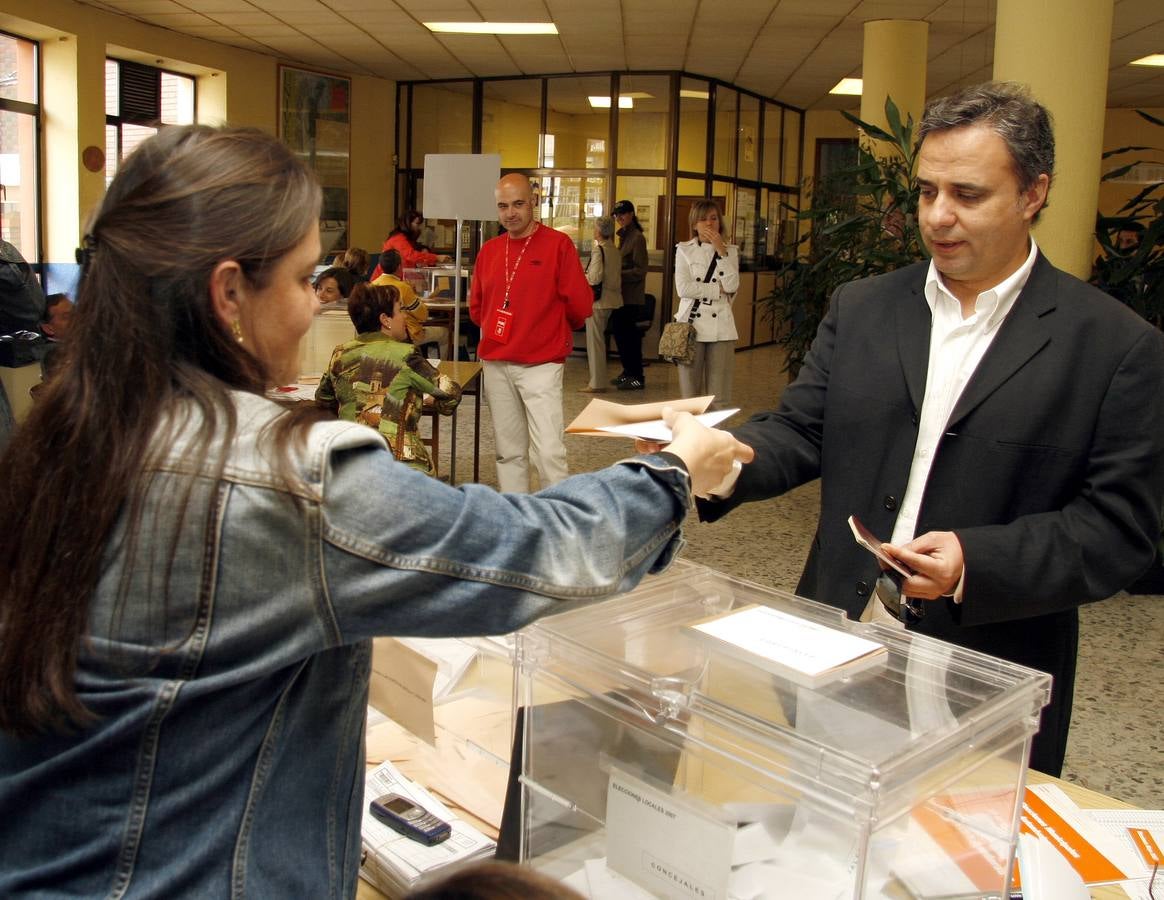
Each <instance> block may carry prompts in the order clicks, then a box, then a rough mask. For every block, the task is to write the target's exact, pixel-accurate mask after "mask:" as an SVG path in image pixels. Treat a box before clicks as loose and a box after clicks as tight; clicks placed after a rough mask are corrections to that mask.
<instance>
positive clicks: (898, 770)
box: [500, 565, 1050, 900]
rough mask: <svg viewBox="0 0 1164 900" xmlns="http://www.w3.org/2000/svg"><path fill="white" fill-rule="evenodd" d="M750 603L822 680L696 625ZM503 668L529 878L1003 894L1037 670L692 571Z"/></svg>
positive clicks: (789, 893) (572, 627)
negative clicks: (510, 683)
mask: <svg viewBox="0 0 1164 900" xmlns="http://www.w3.org/2000/svg"><path fill="white" fill-rule="evenodd" d="M753 607H758V608H759V609H760V613H761V616H760V618H765V617H767V618H773V619H777V620H779V619H780V618H781V616H784V615H790V616H795V617H797V618H799V619H800V620H803V621H802V622H801V623H799V624H798V626H797V627H798V628H800V629H801V630H800V631H798V637H797V640H798V641H799V642H800V646H805V647H807V646H809V645H811V649H813V650H814V652H816V651H819V654H818V655H819V659H817V660H815V661H814V663H813V665H815V664H816V663H817V662H819V661H820V660H822V659H823V660H825V662H826V663H828V664H827V665H824V667H823V668H821V667H820V666H818V669H819V671H815V672H814V673H813V674H812V675H811V677H809V676H807V675H805V674H804V673H798V672H788V671H786V670H785V669H784V668H782V666H783V665H784V664H786V663H788V660H784V661H783V662H780V663H779V664H776V663H773V662H772V661H771V660H768V659H766V658H765V656H764V655H765V654H767V653H769V652H772V653H774V654H777V655H779V654H781V653H785V652H786V650H781V649H780V648H779V647H777V649H775V650H772V651H769V650H768V649H767V648H765V647H762V646H759V643H762V642H757V641H752V640H751V639H750V638H751V637H753V636H752V635H747V631H746V630H745V635H747V636H748V638H749V641H748V642H749V643H751V644H753V645H754V646H753V647H752V648H751V650H749V652H747V653H744V652H739V653H736V652H733V649H732V644H731V643H730V641H728V642H726V643H725V641H724V640H723V639H722V635H721V636H720V637H719V638H712V637H710V636H709V635H707V634H704V633H703V632H701V631H700V630H699V629H698V626H700V625H701V624H705V623H707V622H708V621H709V620H711V621H719V622H722V621H724V619H723V617H724V616H725V615H729V614H731V613H732V612H733V611H737V612H747V611H749V610H750V609H751V608H753ZM751 614H752V615H754V613H751ZM743 621H744V622H745V623H746V624H747V626H748V628H750V629H752V630H755V629H756V628H758V627H761V626H757V625H756V623H754V622H752V621H751V620H750V619H744V620H743ZM784 627H785V628H790V627H791V626H789V625H788V624H787V623H786V624H785V626H784ZM729 633H730V632H729ZM830 635H833V636H836V637H838V638H840V640H838V641H833V640H831V639H830ZM777 637H779V636H778V635H777ZM852 638H857V639H860V640H859V641H857V642H856V645H855V647H853V648H847V649H844V650H843V653H842V656H843V657H844V658H845V659H848V658H849V657H848V656H845V654H849V656H851V658H852V660H855V661H843V662H841V663H840V664H839V665H837V664H835V663H836V662H837V660H836V659H833V660H831V662H830V661H829V660H828V656H829V654H830V653H831V652H832V651H834V650H836V649H837V647H843V645H844V643H845V642H846V641H848V640H850V639H852ZM865 641H867V642H871V644H868V645H866V644H864V643H862V642H865ZM774 643H775V644H779V643H780V642H779V640H776V641H774ZM878 645H880V646H883V647H884V650H881V649H879V647H878ZM794 649H795V648H794ZM757 654H758V655H757ZM833 655H834V656H835V654H833ZM517 661H518V691H517V695H518V702H519V706H520V707H521V708H522V710H523V715H522V719H521V727H522V730H523V759H522V779H521V782H522V789H521V809H520V812H519V814H518V815H516V816H514V819H515V820H518V821H519V823H520V824H519V828H518V829H516V830H517V831H518V837H517V840H518V842H519V844H520V857H521V859H522V861H523V862H525V863H527V864H529V865H532V866H534V867H535V868H540V869H543V870H545V871H548V872H550V873H551V874H554V875H555V876H557V877H559V878H563V879H569V881H570V883H571V884H573V885H575V886H576V887H579V886H580V887H581V888H582V889H583V890H585V888H586V884H587V883H590V884H591V885H594V884H596V883H597V882H596V873H597V872H599V871H601V870H602V868H603V867H604V866H605V867H606V868H607V869H608V870H610V871H612V872H614V873H617V874H618V875H620V876H622V877H625V878H627V879H630V880H631V881H633V882H635V883H636V884H637V885H638V886H639V887H641V888H644V889H646V890H647V891H649V892H651V893H652V894H654V895H656V896H660V897H701V898H720V900H733V898H738V900H754V898H791V897H795V898H797V900H818V898H819V900H825V898H827V900H839V898H846V900H848V898H854V900H856V898H862V900H866V898H882V897H884V898H891V897H892V898H897V897H926V898H937V897H972V896H987V895H993V896H1000V895H1002V896H1005V891H1006V890H1007V887H1008V881H1009V877H1010V872H1011V871H1012V869H1013V860H1014V847H1015V839H1016V835H1017V824H1018V810H1019V806H1020V799H1021V797H1022V790H1023V785H1024V776H1025V771H1026V762H1027V759H1028V755H1029V749H1030V739H1031V736H1032V734H1033V733H1034V731H1035V730H1036V728H1037V725H1038V714H1039V711H1040V709H1041V708H1042V707H1043V705H1045V703H1046V702H1047V699H1048V695H1049V688H1050V678H1049V676H1047V675H1044V674H1042V673H1039V672H1035V671H1033V670H1030V669H1026V668H1023V667H1020V666H1015V665H1012V664H1010V663H1006V662H1003V661H1000V660H997V659H994V658H992V657H989V656H985V655H983V654H980V653H975V652H972V651H968V650H964V649H962V648H958V647H953V646H951V645H949V644H946V643H943V642H940V641H935V640H932V639H928V638H925V637H922V636H916V635H911V634H909V633H907V632H904V631H900V630H897V629H892V628H886V627H884V626H880V625H865V624H860V623H854V622H851V621H849V620H847V619H845V618H844V617H843V615H842V614H841V613H840V612H839V611H837V610H835V609H832V608H830V607H826V606H823V605H821V604H817V603H813V602H811V601H807V600H804V599H801V598H797V597H794V596H792V595H790V594H786V593H782V592H779V591H775V590H771V589H768V588H765V587H762V586H759V585H755V584H750V583H747V582H743V581H740V580H737V579H733V578H730V577H728V576H725V575H722V574H719V573H717V572H714V571H712V570H710V569H704V568H702V567H694V566H690V565H686V566H683V567H681V568H680V569H679V570H678V572H676V573H675V574H673V575H671V576H664V577H662V578H660V579H655V580H652V581H648V582H645V583H644V585H642V586H640V587H639V589H638V590H636V591H634V592H632V593H630V594H628V595H626V596H623V597H620V598H617V599H615V600H611V601H608V602H606V603H603V604H600V605H597V606H591V607H588V608H585V609H580V610H575V611H573V612H568V613H565V614H563V615H559V616H554V617H552V618H548V619H544V620H542V621H541V622H538V623H537V624H535V625H533V626H531V627H529V628H527V629H525V630H524V631H523V632H521V633H519V635H518V656H517ZM793 662H795V660H793ZM757 663H762V664H757ZM797 665H799V663H797ZM806 665H807V664H806ZM822 665H823V664H822ZM813 684H815V687H812V686H810V685H813ZM508 812H509V811H508V810H507V813H508ZM506 842H507V835H506V834H505V829H503V834H502V837H501V840H500V843H501V844H502V845H505V844H506ZM592 896H599V894H592Z"/></svg>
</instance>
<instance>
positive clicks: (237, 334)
mask: <svg viewBox="0 0 1164 900" xmlns="http://www.w3.org/2000/svg"><path fill="white" fill-rule="evenodd" d="M230 333H231V334H233V335H234V339H235V341H237V342H238V343H240V344H241V343H242V342H243V333H242V325H240V324H239V321H238V319H235V320H234V321H233V322H231V323H230Z"/></svg>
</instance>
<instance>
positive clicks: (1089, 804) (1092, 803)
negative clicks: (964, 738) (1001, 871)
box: [356, 769, 1160, 900]
mask: <svg viewBox="0 0 1164 900" xmlns="http://www.w3.org/2000/svg"><path fill="white" fill-rule="evenodd" d="M1048 783H1050V784H1055V785H1058V786H1059V787H1060V788H1062V790H1063V793H1065V794H1066V795H1067V796H1068V797H1070V798H1071V799H1072V800H1073V801H1075V803H1077V804H1078V805H1079V806H1080V807H1081V808H1083V809H1134V808H1135V807H1133V806H1132V805H1131V804H1129V803H1124V802H1122V801H1120V800H1115V799H1113V798H1111V797H1108V796H1106V795H1105V794H1100V793H1097V792H1096V791H1091V790H1088V789H1087V788H1084V787H1080V786H1079V785H1077V784H1071V783H1070V782H1068V781H1063V780H1062V779H1060V778H1053V777H1052V776H1050V775H1044V774H1043V773H1042V772H1036V771H1034V770H1033V769H1032V770H1031V771H1029V772H1027V784H1048ZM1159 880H1160V877H1159V876H1157V881H1159ZM356 898H357V900H387V898H386V896H385V895H384V894H383V893H381V892H380V891H379V890H377V889H376V888H374V887H373V886H372V885H370V884H368V882H366V881H364V880H363V879H362V878H361V879H359V887H358V888H357V890H356ZM1091 898H1092V900H1128V895H1127V893H1126V892H1125V891H1124V889H1123V888H1121V887H1119V886H1118V885H1114V884H1112V885H1104V886H1101V887H1093V888H1091Z"/></svg>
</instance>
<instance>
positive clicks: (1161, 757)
mask: <svg viewBox="0 0 1164 900" xmlns="http://www.w3.org/2000/svg"><path fill="white" fill-rule="evenodd" d="M781 365H782V357H781V356H780V354H779V353H778V352H777V351H776V350H775V349H773V348H761V349H758V350H750V351H746V352H742V353H737V354H736V372H735V388H734V393H735V396H734V397H733V401H732V402H733V405H736V406H739V407H741V413H740V414H739V417H738V418H733V419H732V420H731V421H740V419H742V418H743V417H744V416H745V415H748V414H751V413H753V412H756V411H758V410H761V409H766V408H769V407H770V406H771V405H772V404H773V403H774V402H775V400H776V399H777V398H778V396H779V393H780V391H781V390H782V389H783V387H784V385H785V383H786V378H785V376H784V375H783V374H782V373H781V372H780V367H781ZM618 373H619V366H618V363H617V361H616V360H612V361H611V364H610V375H611V377H614V376H615V375H617V374H618ZM646 376H647V378H646V381H647V388H646V390H645V391H642V392H619V391H614V390H612V391H611V392H610V393H608V394H605V395H603V397H604V398H605V399H608V400H614V401H616V402H623V403H642V402H647V401H653V400H664V399H667V398H669V397H677V396H678V395H679V384H678V378H677V376H676V373H675V368H674V366H670V365H665V364H661V363H655V364H653V365H651V366H650V367H649V368H647V370H646ZM586 380H587V371H586V360H585V359H584V358H582V357H580V356H574V357H571V358H570V359H569V360H567V362H566V391H565V400H564V405H565V417H566V421H567V422H569V421H570V420H571V419H572V418H573V417H574V416H575V415H577V413H578V412H579V411H580V410H581V409H582V408H583V407H584V406H585V405H586V403H587V402H589V401H590V400H591V399H592V397H591V396H590V395H586V394H580V393H578V392H577V391H578V388H580V387H583V386H584V385H585V384H586ZM473 402H474V401H473V400H472V399H469V398H466V400H465V403H464V405H463V409H462V411H461V414H460V421H459V429H460V432H459V434H458V448H457V474H458V478H459V479H464V478H465V477H467V475H468V474H471V472H472V456H471V448H472V436H473V408H472V403H473ZM729 424H730V422H729ZM481 430H482V434H481V481H482V482H484V483H486V484H491V485H494V486H496V483H497V481H496V473H495V467H494V463H493V456H492V452H493V435H492V429H491V425H490V421H489V415H488V409H487V408H486V409H485V410H484V411H483V413H482V416H481ZM447 444H448V442H447V440H445V441H442V448H441V449H442V456H444V457H445V459H444V460H442V463H441V470H442V471H444V472H447V471H448V462H447V457H448V447H447ZM566 448H567V452H568V454H569V464H570V471H572V472H582V471H590V470H592V469H596V468H599V467H601V466H604V465H608V464H610V463H612V462H614V461H616V460H617V459H620V458H621V457H623V456H625V455H627V454H628V453H630V452H631V448H630V446H629V444H628V443H627V442H626V441H624V440H621V439H618V438H593V437H575V436H567V439H566ZM818 499H819V495H818V492H817V487H816V485H815V484H811V485H806V486H804V487H802V488H799V489H797V490H796V491H793V492H791V493H790V494H788V495H786V496H784V497H780V498H778V499H775V500H770V501H767V502H764V503H753V504H748V505H746V506H744V507H742V508H740V509H739V510H736V511H735V512H733V513H732V515H730V516H728V517H726V518H725V519H723V520H722V521H720V522H717V523H715V524H713V525H706V524H692V525H691V526H689V527H688V529H687V539H688V549H687V550H686V553H685V555H686V556H687V558H689V559H691V560H693V561H695V562H700V563H703V564H705V565H708V566H711V567H713V568H716V569H720V570H722V571H725V572H729V573H731V574H733V575H737V576H739V577H742V578H747V579H750V580H753V581H757V582H761V583H764V584H768V585H772V586H774V587H779V588H783V589H786V590H792V589H793V588H794V587H795V585H796V581H797V576H798V575H799V572H800V567H801V565H802V563H803V561H804V556H805V553H806V551H807V548H808V545H809V542H810V540H811V537H812V533H813V530H814V529H815V526H816V516H817V503H818ZM1080 644H1081V646H1080V661H1079V675H1078V681H1077V683H1076V690H1075V712H1074V716H1073V720H1072V726H1071V740H1070V744H1069V745H1068V751H1067V763H1066V768H1065V770H1064V777H1065V778H1066V779H1067V780H1069V781H1074V782H1078V783H1079V784H1082V785H1084V786H1085V787H1089V788H1092V789H1094V790H1097V791H1101V792H1103V793H1106V794H1110V795H1112V796H1114V797H1118V798H1120V799H1122V800H1126V801H1128V802H1130V803H1134V804H1137V805H1140V806H1144V807H1147V808H1153V809H1161V808H1164V727H1162V725H1161V722H1162V721H1164V712H1162V707H1161V701H1160V688H1159V685H1160V683H1161V678H1162V677H1164V597H1155V596H1139V597H1131V596H1128V595H1124V594H1121V595H1119V596H1117V597H1115V598H1113V599H1110V600H1107V601H1104V602H1102V603H1096V604H1092V605H1090V606H1087V607H1084V608H1083V610H1082V637H1081V642H1080Z"/></svg>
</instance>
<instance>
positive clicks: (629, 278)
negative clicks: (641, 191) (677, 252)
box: [610, 200, 647, 391]
mask: <svg viewBox="0 0 1164 900" xmlns="http://www.w3.org/2000/svg"><path fill="white" fill-rule="evenodd" d="M612 212H613V213H614V221H615V222H616V223H617V224H618V233H617V235H616V237H615V243H616V245H617V246H618V248H619V250H620V251H621V252H622V306H621V307H620V308H619V309H616V310H615V311H614V312H613V313H611V315H610V331H611V334H613V335H614V344H615V346H616V347H618V357H619V359H620V360H622V374H621V375H619V376H618V378H615V379H614V380H613V381H612V382H611V384H613V385H614V386H615V387H616V388H618V389H619V390H620V391H641V390H642V389H643V388H644V387H645V386H646V380H645V379H644V378H643V333H642V332H641V331H639V325H638V321H639V316H641V315H642V312H643V303H644V302H645V301H644V299H643V298H644V296H645V293H646V285H647V240H646V238H645V237H644V236H643V226H642V225H640V224H639V217H638V216H636V215H635V207H634V204H633V203H631V202H630V201H629V200H619V201H618V203H616V204H614V209H613V210H612Z"/></svg>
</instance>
